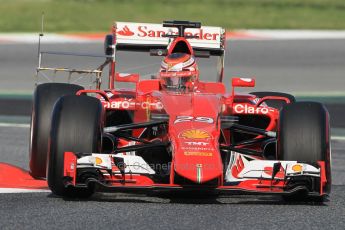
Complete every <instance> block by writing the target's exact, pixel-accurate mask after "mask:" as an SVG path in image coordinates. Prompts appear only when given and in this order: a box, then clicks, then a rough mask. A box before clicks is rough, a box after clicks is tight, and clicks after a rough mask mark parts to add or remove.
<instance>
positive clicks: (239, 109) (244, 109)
mask: <svg viewBox="0 0 345 230" xmlns="http://www.w3.org/2000/svg"><path fill="white" fill-rule="evenodd" d="M234 111H235V113H245V114H267V113H268V112H269V110H268V108H265V107H257V108H255V107H253V106H248V105H246V104H245V105H242V104H238V105H235V106H234Z"/></svg>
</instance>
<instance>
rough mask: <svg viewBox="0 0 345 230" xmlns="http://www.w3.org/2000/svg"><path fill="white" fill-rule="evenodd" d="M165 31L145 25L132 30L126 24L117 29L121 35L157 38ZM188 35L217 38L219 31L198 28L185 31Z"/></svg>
mask: <svg viewBox="0 0 345 230" xmlns="http://www.w3.org/2000/svg"><path fill="white" fill-rule="evenodd" d="M166 33H167V32H166V31H163V30H152V29H149V28H148V27H147V26H137V27H136V28H133V27H132V30H130V29H129V28H128V26H124V27H123V28H122V29H120V30H118V31H117V34H119V35H122V36H138V37H151V38H159V37H162V36H163V35H165V34H166ZM169 33H171V34H177V32H169ZM185 34H186V35H188V36H197V37H198V38H197V39H199V40H208V41H212V40H214V41H215V40H217V39H218V38H219V36H220V34H219V33H207V32H204V30H203V29H202V28H201V29H198V30H197V32H196V33H192V32H185Z"/></svg>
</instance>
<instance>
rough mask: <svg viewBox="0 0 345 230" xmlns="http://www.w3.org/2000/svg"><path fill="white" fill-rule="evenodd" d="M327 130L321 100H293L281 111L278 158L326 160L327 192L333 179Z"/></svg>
mask: <svg viewBox="0 0 345 230" xmlns="http://www.w3.org/2000/svg"><path fill="white" fill-rule="evenodd" d="M329 132H330V124H329V114H328V111H327V110H326V108H325V107H324V106H323V105H322V104H321V103H317V102H296V103H293V104H288V105H286V106H284V107H283V108H282V110H281V111H280V119H279V128H278V155H277V158H278V159H279V160H287V161H289V160H290V161H299V162H305V163H308V164H312V165H317V164H318V161H323V162H325V166H326V179H327V183H326V185H325V187H324V191H325V192H326V193H330V191H331V182H332V181H331V152H330V138H329V137H330V134H329Z"/></svg>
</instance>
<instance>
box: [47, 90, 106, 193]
mask: <svg viewBox="0 0 345 230" xmlns="http://www.w3.org/2000/svg"><path fill="white" fill-rule="evenodd" d="M102 110H103V108H102V105H101V102H100V101H99V100H98V99H96V98H93V97H88V96H64V97H61V98H60V99H59V100H58V101H57V103H56V104H55V106H54V110H53V114H52V123H51V132H50V144H49V147H50V148H49V153H48V154H49V155H48V176H47V177H48V186H49V188H50V189H51V191H52V192H53V193H54V194H55V195H58V196H63V197H88V196H90V195H92V194H93V188H90V187H89V188H75V187H66V186H65V179H66V178H64V177H63V169H64V153H65V152H66V151H70V152H75V153H76V152H78V153H94V152H100V150H101V140H102V132H103V122H102V120H103V115H102ZM78 180H79V181H78ZM83 182H84V181H80V178H77V183H83Z"/></svg>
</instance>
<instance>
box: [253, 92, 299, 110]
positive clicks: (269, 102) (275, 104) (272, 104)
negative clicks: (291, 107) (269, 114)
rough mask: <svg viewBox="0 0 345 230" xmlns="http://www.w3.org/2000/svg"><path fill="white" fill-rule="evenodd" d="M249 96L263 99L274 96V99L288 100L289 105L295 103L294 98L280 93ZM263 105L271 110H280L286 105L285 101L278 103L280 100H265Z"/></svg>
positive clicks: (254, 93)
mask: <svg viewBox="0 0 345 230" xmlns="http://www.w3.org/2000/svg"><path fill="white" fill-rule="evenodd" d="M250 94H253V95H255V96H257V97H260V98H263V97H267V96H276V97H285V98H288V99H289V100H290V103H295V102H296V98H295V97H294V96H293V95H291V94H288V93H280V92H251V93H250ZM265 103H266V104H267V105H268V106H270V107H273V108H276V109H281V108H282V107H283V106H284V105H286V102H285V101H280V100H267V101H265Z"/></svg>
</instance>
